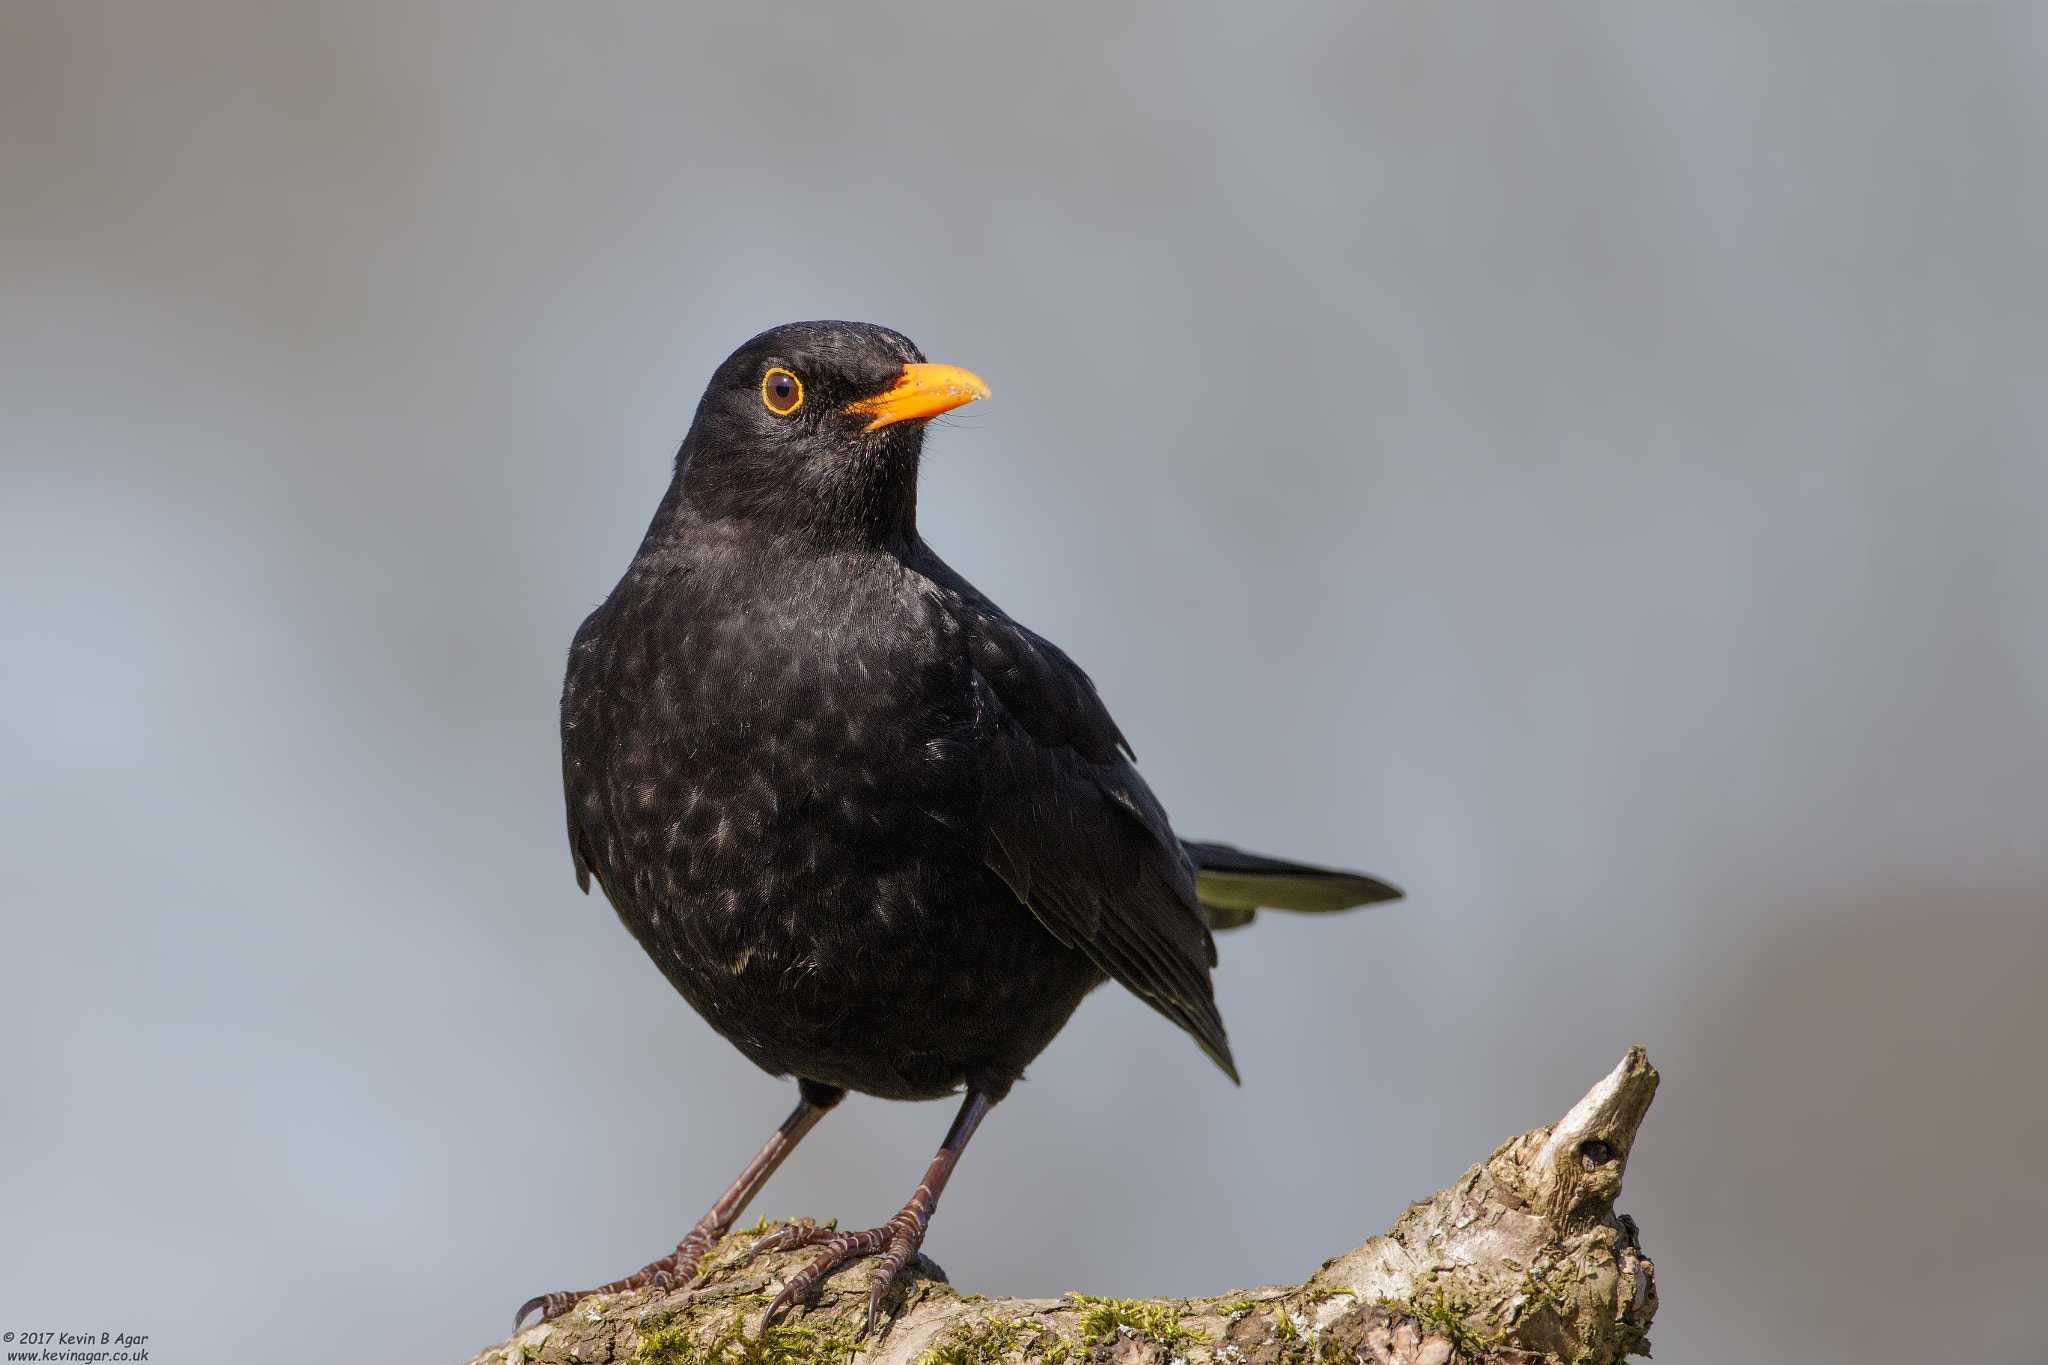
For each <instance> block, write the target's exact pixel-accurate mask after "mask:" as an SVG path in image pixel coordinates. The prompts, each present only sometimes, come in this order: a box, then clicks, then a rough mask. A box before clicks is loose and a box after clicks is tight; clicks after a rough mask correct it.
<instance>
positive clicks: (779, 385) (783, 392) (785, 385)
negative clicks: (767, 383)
mask: <svg viewBox="0 0 2048 1365" xmlns="http://www.w3.org/2000/svg"><path fill="white" fill-rule="evenodd" d="M795 392H796V390H795V389H794V388H793V387H792V386H791V385H790V382H789V376H788V375H786V374H778V375H776V376H775V396H776V397H777V398H779V399H781V400H782V401H783V402H785V403H786V402H788V401H789V396H790V395H791V394H792V393H795Z"/></svg>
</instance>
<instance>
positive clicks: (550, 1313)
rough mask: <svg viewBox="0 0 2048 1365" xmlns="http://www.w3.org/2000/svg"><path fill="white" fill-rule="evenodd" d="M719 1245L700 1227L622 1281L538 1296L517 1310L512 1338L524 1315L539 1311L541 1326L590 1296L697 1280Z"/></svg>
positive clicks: (665, 1287)
mask: <svg viewBox="0 0 2048 1365" xmlns="http://www.w3.org/2000/svg"><path fill="white" fill-rule="evenodd" d="M717 1244H718V1237H717V1235H716V1231H715V1230H707V1229H706V1228H704V1227H703V1226H702V1225H701V1224H700V1225H699V1226H697V1227H695V1228H692V1229H691V1230H690V1235H689V1236H687V1237H685V1238H683V1240H682V1241H680V1242H678V1243H676V1249H675V1250H674V1251H671V1252H670V1253H669V1254H668V1255H666V1256H664V1257H662V1258H661V1259H660V1260H658V1261H654V1262H651V1263H650V1264H648V1265H644V1266H642V1267H640V1269H639V1270H637V1271H635V1272H633V1273H632V1274H631V1275H628V1276H627V1277H626V1278H625V1279H623V1280H613V1281H612V1282H611V1283H610V1284H605V1285H599V1286H598V1287H597V1288H595V1289H565V1290H560V1291H557V1292H556V1293H553V1294H537V1295H535V1296H534V1297H533V1298H530V1299H528V1300H527V1301H526V1302H525V1303H523V1304H521V1305H520V1306H519V1314H518V1316H517V1317H515V1318H513V1319H512V1334H513V1335H514V1336H517V1335H518V1334H519V1329H520V1325H521V1324H522V1323H524V1322H525V1321H526V1317H527V1314H529V1313H531V1312H533V1310H534V1309H536V1308H538V1309H540V1310H541V1314H540V1320H541V1321H542V1322H553V1321H554V1320H555V1319H556V1318H559V1317H561V1316H562V1315H563V1314H565V1313H567V1312H568V1311H569V1310H570V1309H572V1308H574V1307H575V1306H576V1305H577V1304H579V1303H581V1302H583V1300H585V1299H587V1298H589V1297H590V1296H591V1295H593V1294H623V1293H625V1292H626V1291H627V1290H629V1289H647V1288H649V1287H652V1288H655V1289H675V1288H678V1287H680V1286H682V1285H685V1284H688V1283H689V1282H690V1281H691V1280H692V1279H694V1278H696V1275H697V1266H698V1264H699V1263H700V1262H701V1261H703V1259H704V1258H705V1257H706V1256H709V1255H710V1254H711V1249H712V1248H713V1247H714V1246H716V1245H717Z"/></svg>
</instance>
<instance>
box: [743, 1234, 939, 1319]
mask: <svg viewBox="0 0 2048 1365" xmlns="http://www.w3.org/2000/svg"><path fill="white" fill-rule="evenodd" d="M790 1226H791V1227H795V1226H796V1225H794V1224H792V1225H790ZM778 1231H780V1229H778ZM923 1241H924V1220H923V1219H919V1218H908V1217H905V1216H904V1215H902V1214H898V1215H897V1216H896V1217H895V1218H893V1219H891V1220H890V1221H889V1222H888V1223H887V1224H885V1225H884V1226H882V1227H879V1228H871V1229H869V1230H868V1231H866V1232H842V1233H838V1234H830V1233H828V1231H827V1230H826V1229H824V1228H812V1229H805V1230H804V1235H803V1236H802V1240H792V1241H791V1242H789V1243H786V1244H785V1245H793V1246H803V1245H809V1244H814V1243H817V1242H823V1243H824V1250H823V1251H820V1252H819V1253H818V1255H817V1257H816V1258H815V1259H813V1260H812V1261H811V1263H810V1264H809V1265H807V1266H805V1267H804V1268H803V1269H802V1270H799V1271H798V1272H797V1273H796V1274H794V1275H792V1276H790V1277H789V1281H788V1282H787V1283H786V1284H784V1285H783V1286H782V1292H781V1293H779V1294H777V1295H776V1296H775V1302H773V1303H771V1304H769V1305H768V1311H767V1313H765V1314H763V1315H762V1318H761V1324H762V1326H764V1327H765V1326H767V1324H769V1323H771V1322H773V1321H774V1320H775V1315H776V1314H778V1313H780V1312H781V1311H782V1310H783V1309H785V1308H788V1307H790V1306H792V1305H794V1304H799V1303H804V1302H806V1301H808V1300H809V1299H810V1297H811V1295H813V1294H815V1293H816V1292H817V1291H818V1287H819V1286H820V1285H822V1284H824V1283H825V1280H826V1278H827V1277H828V1276H830V1275H831V1274H832V1272H833V1271H835V1270H837V1269H838V1268H839V1267H840V1266H842V1265H845V1264H846V1263H847V1262H848V1261H851V1260H856V1259H858V1258H860V1257H862V1256H878V1257H879V1258H880V1259H879V1262H878V1263H877V1265H876V1266H875V1274H874V1279H873V1281H872V1283H871V1284H870V1285H869V1287H868V1315H867V1321H866V1323H865V1325H863V1326H862V1328H861V1331H860V1335H861V1336H862V1337H866V1336H867V1335H868V1334H869V1333H870V1332H872V1331H874V1330H875V1318H876V1316H877V1315H878V1314H879V1313H880V1312H881V1307H882V1297H883V1296H884V1295H885V1294H887V1293H888V1292H889V1286H890V1285H891V1284H893V1283H895V1280H896V1272H897V1271H899V1270H901V1269H903V1267H904V1266H905V1265H907V1264H908V1263H909V1262H910V1261H911V1260H912V1259H913V1258H914V1257H916V1255H917V1249H918V1246H919V1244H920V1243H922V1242H923Z"/></svg>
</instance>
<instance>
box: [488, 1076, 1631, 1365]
mask: <svg viewBox="0 0 2048 1365" xmlns="http://www.w3.org/2000/svg"><path fill="white" fill-rule="evenodd" d="M1656 1092H1657V1072H1656V1071H1655V1069H1654V1068H1652V1067H1651V1066H1650V1064H1649V1060H1648V1059H1647V1058H1646V1057H1645V1056H1644V1054H1643V1050H1642V1049H1641V1048H1639V1047H1638V1048H1630V1049H1629V1052H1628V1055H1627V1056H1626V1057H1625V1058H1623V1059H1622V1062H1621V1064H1620V1065H1619V1066H1617V1067H1616V1068H1615V1069H1614V1070H1613V1071H1612V1072H1611V1073H1609V1074H1608V1075H1607V1076H1606V1078H1605V1079H1603V1080H1602V1081H1601V1082H1600V1083H1599V1084H1598V1085H1596V1086H1594V1087H1593V1089H1592V1090H1590V1091H1589V1092H1587V1094H1586V1096H1585V1098H1583V1099H1581V1100H1580V1101H1579V1102H1578V1103H1577V1104H1576V1105H1574V1106H1572V1109H1571V1112H1569V1113H1567V1114H1566V1115H1565V1116H1564V1117H1563V1118H1562V1119H1560V1120H1558V1121H1557V1122H1556V1123H1552V1124H1547V1125H1545V1126H1544V1127H1541V1128H1537V1129H1533V1130H1531V1131H1530V1132H1527V1133H1524V1134H1522V1135H1521V1136H1520V1137H1517V1138H1513V1139H1510V1140H1509V1141H1508V1142H1506V1143H1504V1144H1502V1145H1501V1146H1500V1147H1499V1148H1498V1149H1497V1150H1496V1151H1495V1152H1494V1153H1493V1154H1492V1155H1491V1156H1489V1157H1487V1158H1486V1159H1485V1160H1484V1161H1482V1162H1480V1163H1479V1164H1478V1165H1476V1166H1474V1167H1472V1169H1470V1170H1469V1171H1467V1172H1465V1174H1464V1176H1463V1177H1462V1178H1461V1179H1460V1180H1459V1181H1458V1182H1457V1183H1456V1184H1454V1185H1452V1186H1451V1187H1450V1188H1449V1189H1447V1190H1440V1191H1438V1193H1437V1194H1436V1195H1435V1196H1434V1197H1433V1198H1431V1199H1428V1200H1426V1201H1424V1202H1422V1203H1418V1204H1414V1205H1411V1206H1410V1207H1409V1209H1408V1212H1407V1213H1406V1214H1404V1215H1403V1216H1402V1218H1401V1220H1400V1221H1399V1222H1397V1223H1396V1224H1394V1226H1393V1227H1392V1228H1391V1229H1389V1230H1388V1231H1387V1232H1386V1234H1385V1235H1383V1236H1379V1237H1375V1238H1373V1239H1372V1240H1371V1241H1369V1242H1367V1243H1366V1244H1365V1245H1364V1246H1361V1247H1359V1248H1357V1249H1356V1250H1353V1251H1348V1252H1345V1253H1344V1254H1343V1255H1341V1256H1336V1257H1333V1258H1332V1259H1330V1260H1329V1261H1326V1262H1324V1264H1323V1267H1322V1269H1321V1270H1319V1271H1317V1272H1316V1273H1315V1274H1314V1275H1312V1276H1310V1277H1309V1279H1308V1281H1307V1282H1306V1283H1303V1284H1298V1285H1283V1286H1268V1287H1266V1288H1263V1289H1254V1290H1249V1291H1240V1292H1235V1293H1230V1294H1222V1295H1218V1296H1216V1297H1214V1298H1197V1299H1137V1300H1131V1299H1097V1298H1091V1297H1087V1296H1084V1295H1068V1296H1067V1297H1065V1298H1060V1299H1009V1298H994V1299H991V1298H985V1297H983V1296H982V1295H979V1294H966V1295H963V1294H959V1293H956V1292H955V1291H954V1290H953V1288H952V1287H951V1286H950V1285H948V1284H946V1283H945V1282H944V1281H943V1280H942V1279H940V1278H938V1277H937V1268H936V1267H935V1266H933V1265H932V1264H931V1263H930V1262H929V1261H925V1260H922V1259H920V1260H919V1261H918V1262H915V1263H913V1264H912V1265H910V1266H907V1267H905V1269H904V1270H903V1272H902V1274H900V1275H899V1276H898V1277H897V1280H896V1283H895V1286H894V1287H893V1288H892V1289H891V1290H890V1292H889V1294H888V1296H887V1297H886V1298H884V1300H883V1304H882V1307H883V1315H882V1318H881V1319H880V1321H879V1322H878V1324H877V1326H876V1329H875V1332H874V1334H873V1335H872V1336H871V1337H869V1338H868V1339H866V1340H865V1341H862V1340H858V1339H857V1335H856V1334H857V1333H858V1331H859V1327H860V1323H861V1318H862V1315H863V1313H864V1312H865V1308H866V1302H867V1286H868V1277H869V1274H870V1264H871V1263H869V1262H867V1261H856V1262H854V1263H852V1264H851V1265H849V1266H846V1267H844V1268H842V1269H841V1270H840V1272H839V1273H838V1274H836V1275H834V1276H833V1277H832V1278H831V1279H830V1280H828V1281H827V1282H826V1283H825V1285H824V1287H823V1288H822V1289H821V1290H820V1291H819V1292H818V1294H817V1296H816V1297H815V1298H814V1300H813V1301H812V1302H811V1303H810V1304H809V1305H807V1306H805V1307H803V1308H800V1309H794V1310H791V1311H790V1312H788V1313H786V1314H785V1315H784V1316H783V1317H782V1318H781V1319H780V1320H779V1321H778V1322H777V1323H775V1324H774V1325H772V1326H768V1327H765V1328H764V1327H763V1325H762V1323H761V1314H762V1312H763V1310H764V1309H765V1308H766V1307H767V1305H768V1303H769V1301H770V1300H771V1299H773V1297H774V1296H775V1293H776V1291H777V1290H778V1289H780V1287H781V1285H782V1283H783V1281H784V1280H785V1279H786V1278H787V1277H788V1276H790V1275H792V1274H794V1273H795V1272H796V1270H797V1269H798V1268H799V1267H800V1266H802V1265H803V1264H804V1262H805V1261H806V1260H807V1259H808V1258H809V1256H810V1255H811V1254H812V1253H811V1252H808V1251H798V1252H791V1253H786V1254H783V1253H774V1252H770V1253H767V1254H764V1255H762V1256H761V1257H760V1258H759V1259H757V1260H754V1261H752V1262H751V1263H750V1262H749V1260H748V1252H749V1250H750V1248H751V1246H752V1244H753V1243H754V1242H755V1241H756V1240H757V1239H758V1238H759V1236H760V1234H761V1233H762V1232H763V1231H765V1230H766V1225H765V1224H764V1225H763V1226H762V1227H760V1228H756V1229H752V1230H750V1231H748V1232H737V1233H734V1234H732V1235H731V1236H730V1237H728V1238H726V1239H725V1241H724V1242H723V1243H722V1244H721V1245H720V1247H719V1249H718V1251H717V1252H716V1253H715V1254H714V1255H713V1256H712V1257H711V1258H710V1259H709V1260H708V1261H707V1262H706V1264H705V1268H704V1271H703V1273H702V1274H700V1275H699V1276H698V1278H697V1279H696V1280H695V1281H693V1282H692V1283H691V1285H690V1286H689V1287H688V1288H686V1289H677V1290H671V1291H667V1292H663V1291H660V1290H652V1289H650V1290H643V1291H639V1292H635V1293H628V1294H616V1295H611V1296H606V1297H599V1298H592V1299H586V1300H585V1301H584V1302H583V1303H581V1304H579V1305H578V1306H577V1307H576V1309H575V1310H574V1311H573V1312H571V1313H569V1314H568V1315H567V1316H566V1317H563V1318H561V1319H558V1320H557V1321H555V1322H552V1323H547V1324H544V1325H541V1326H537V1327H534V1328H531V1329H529V1330H527V1331H525V1332H522V1333H521V1334H520V1335H518V1336H517V1337H515V1338H513V1339H512V1340H511V1341H508V1342H505V1343H503V1344H501V1345H498V1346H495V1347H492V1348H491V1349H490V1350H488V1351H486V1352H484V1353H483V1354H482V1355H480V1356H478V1357H477V1358H476V1359H475V1360H474V1361H472V1362H471V1365H525V1362H529V1361H532V1362H565V1363H567V1362H573V1363H574V1365H595V1363H596V1362H621V1363H622V1365H623V1363H624V1362H636V1363H637V1365H1536V1363H1537V1362H1545V1363H1546V1365H1548V1363H1550V1362H1556V1363H1557V1365H1564V1363H1565V1362H1570V1365H1613V1362H1618V1361H1620V1360H1621V1359H1622V1358H1623V1357H1624V1356H1627V1355H1648V1354H1649V1351H1650V1343H1649V1339H1648V1336H1647V1333H1648V1331H1649V1327H1650V1318H1651V1315H1652V1314H1654V1313H1655V1312H1656V1311H1657V1287H1656V1279H1655V1270H1654V1267H1653V1266H1652V1265H1651V1264H1650V1259H1649V1257H1647V1256H1645V1255H1644V1254H1643V1250H1642V1246H1641V1243H1640V1240H1639V1238H1638V1236H1637V1232H1636V1226H1635V1223H1634V1221H1633V1220H1632V1219H1630V1218H1628V1217H1626V1216H1625V1215H1617V1214H1616V1213H1615V1211H1614V1200H1615V1196H1616V1195H1618V1194H1620V1192H1621V1178H1622V1172H1623V1171H1624V1170H1625V1169H1626V1167H1627V1165H1628V1155H1629V1148H1630V1146H1631V1145H1632V1144H1633V1143H1634V1141H1635V1135H1636V1129H1637V1127H1638V1126H1639V1125H1640V1124H1641V1123H1642V1120H1643V1115H1644V1113H1645V1112H1646V1111H1647V1110H1648V1109H1649V1107H1650V1100H1651V1098H1652V1097H1653V1096H1654V1095H1655V1094H1656Z"/></svg>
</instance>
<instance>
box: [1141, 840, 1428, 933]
mask: <svg viewBox="0 0 2048 1365" xmlns="http://www.w3.org/2000/svg"><path fill="white" fill-rule="evenodd" d="M1180 846H1181V847H1182V848H1183V849H1185V850H1186V851H1187V855H1188V861H1189V862H1191V863H1193V864H1194V867H1195V895H1196V896H1197V897H1199V898H1200V900H1201V902H1202V908H1203V909H1205V910H1207V911H1208V912H1209V927H1210V928H1211V929H1235V928H1237V927H1238V926H1239V925H1242V924H1250V923H1251V922H1252V919H1253V917H1254V916H1256V915H1257V914H1258V913H1259V910H1260V908H1261V907H1264V908H1266V909H1271V910H1294V911H1298V912H1300V913H1302V914H1309V915H1321V914H1327V913H1329V912H1330V911H1332V910H1349V909H1350V908H1351V907H1353V906H1354V905H1366V904H1370V903H1371V902H1373V901H1391V900H1399V899H1400V898H1401V888H1399V887H1398V886H1390V885H1388V884H1387V883H1386V882H1383V881H1380V880H1378V879H1377V878H1374V877H1367V876H1364V875H1363V874H1361V873H1357V872H1339V871H1337V870H1335V869H1333V868H1327V867H1310V866H1308V865H1307V864H1306V863H1288V862H1282V861H1281V860H1280V859H1278V858H1262V857H1260V856H1259V855H1258V854H1256V853H1246V852H1244V851H1243V850H1241V849H1235V848H1232V847H1231V846H1230V845H1229V844H1198V843H1194V842H1192V841H1190V840H1187V839H1183V840H1181V841H1180Z"/></svg>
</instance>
